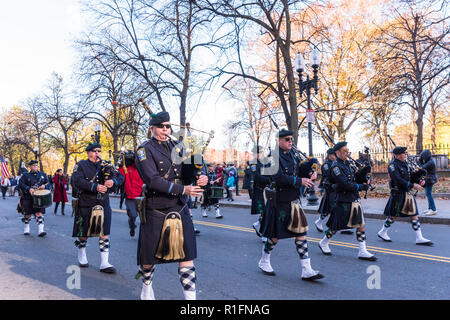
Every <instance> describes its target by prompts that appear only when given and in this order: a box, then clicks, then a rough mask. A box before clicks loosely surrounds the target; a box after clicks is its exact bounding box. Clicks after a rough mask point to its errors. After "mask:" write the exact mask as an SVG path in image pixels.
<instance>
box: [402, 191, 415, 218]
mask: <svg viewBox="0 0 450 320" xmlns="http://www.w3.org/2000/svg"><path fill="white" fill-rule="evenodd" d="M401 212H402V213H403V214H406V215H408V216H415V215H416V214H417V207H416V203H415V201H414V197H413V195H412V194H411V193H410V192H407V193H406V194H405V202H404V203H403V208H402V211H401Z"/></svg>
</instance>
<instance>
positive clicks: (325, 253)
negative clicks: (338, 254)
mask: <svg viewBox="0 0 450 320" xmlns="http://www.w3.org/2000/svg"><path fill="white" fill-rule="evenodd" d="M319 248H320V251H322V253H323V254H324V255H326V256H331V252H325V251H323V249H322V247H321V246H320V244H319Z"/></svg>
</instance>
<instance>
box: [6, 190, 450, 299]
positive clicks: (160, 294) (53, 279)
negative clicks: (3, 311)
mask: <svg viewBox="0 0 450 320" xmlns="http://www.w3.org/2000/svg"><path fill="white" fill-rule="evenodd" d="M16 203H17V198H7V199H6V200H3V201H1V200H0V225H1V232H0V288H1V290H0V299H63V300H67V299H97V300H100V299H120V300H126V299H131V300H135V299H139V293H140V288H141V281H140V280H139V281H136V280H135V279H134V275H135V274H136V271H137V266H136V247H137V238H131V237H130V236H129V234H128V225H127V216H126V214H125V213H124V210H119V208H118V199H112V207H113V210H114V211H113V221H112V236H111V249H110V262H111V263H113V264H114V265H115V267H116V268H117V269H118V273H117V274H115V275H106V274H102V273H100V272H99V271H98V267H99V264H100V256H99V252H98V244H97V240H96V239H94V238H92V239H89V242H88V249H87V252H88V259H89V263H90V267H89V268H87V269H82V270H81V283H80V289H77V288H73V289H69V288H68V286H67V281H68V278H69V279H70V277H71V276H72V273H71V272H70V268H71V266H73V265H76V264H77V259H76V252H77V251H76V248H75V246H74V245H73V241H74V239H73V238H72V237H71V233H72V223H73V218H72V217H71V216H70V211H71V208H70V206H68V208H67V209H66V211H67V212H66V216H60V215H57V216H55V215H54V214H53V208H49V209H47V214H46V216H45V218H46V230H47V232H48V234H47V236H46V237H45V238H39V237H37V226H36V224H35V221H34V220H33V221H32V224H31V233H32V234H31V236H28V237H25V236H24V235H23V234H22V231H23V224H22V223H21V222H20V217H19V216H18V215H17V213H16V212H15V211H14V209H15V206H16ZM222 210H223V211H222V213H223V215H224V218H223V219H221V220H217V219H215V218H214V214H213V212H211V214H210V217H209V218H202V217H201V213H200V211H199V210H194V212H193V214H194V221H195V224H196V227H197V228H198V229H199V230H200V231H201V234H200V235H199V236H198V237H197V247H198V255H199V257H198V259H196V268H197V278H198V279H197V289H198V294H197V296H198V299H201V300H211V299H214V300H216V299H217V300H234V299H250V300H253V299H254V300H284V299H285V300H295V299H314V300H315V299H449V298H450V232H449V226H447V225H431V224H430V225H429V224H426V225H423V233H424V236H425V237H428V238H430V239H432V240H433V241H434V243H435V246H434V247H420V246H416V245H415V244H414V239H415V238H414V232H413V231H412V228H411V226H410V224H408V223H405V222H396V223H395V224H394V225H393V226H392V228H391V232H390V235H391V238H392V239H393V242H392V243H383V242H382V241H381V240H379V239H378V238H377V237H376V232H377V231H378V229H379V228H380V223H381V221H380V220H372V219H367V221H366V222H367V237H368V240H367V243H368V246H369V250H371V251H373V252H375V254H376V255H377V256H378V258H379V259H378V261H377V262H375V263H373V262H367V261H361V260H358V259H357V258H356V255H357V243H356V239H355V236H354V235H337V236H336V237H334V238H333V240H334V242H332V244H331V246H330V247H331V250H332V251H333V255H332V256H323V255H322V253H321V252H320V250H319V248H318V247H317V242H318V240H319V239H320V238H321V237H322V234H320V233H319V232H317V231H316V230H315V228H311V229H310V231H309V233H308V239H309V252H310V257H311V261H312V266H313V268H315V269H318V270H320V271H321V272H322V273H323V274H324V275H325V277H326V278H324V279H323V280H322V281H321V282H320V283H308V282H305V281H302V280H301V279H300V262H299V258H298V255H297V253H296V251H295V247H294V241H293V239H285V240H282V241H280V242H279V244H278V245H277V246H276V247H275V249H274V251H273V254H272V266H273V268H274V269H275V271H276V272H277V275H276V276H275V277H269V276H264V275H263V274H262V273H261V272H260V271H259V269H258V268H257V262H258V260H259V257H260V253H261V247H262V243H261V242H260V240H259V238H257V237H256V235H255V234H254V232H253V230H252V229H251V223H252V222H253V221H254V220H255V217H254V216H251V215H250V214H249V211H248V210H247V209H240V208H223V209H222ZM315 217H316V216H315V215H310V214H308V215H307V218H308V221H309V223H310V225H311V226H312V225H313V219H314V218H315ZM68 268H69V273H67V271H68ZM368 268H369V270H368ZM368 271H369V273H368ZM378 274H379V275H380V277H379V278H376V279H375V277H376V276H377V275H378ZM369 278H370V279H369ZM368 279H369V284H372V286H373V285H376V284H380V289H376V288H375V289H369V288H368V285H367V283H368ZM373 279H375V280H378V279H379V280H380V281H379V282H377V281H375V280H373ZM372 280H373V281H372ZM71 283H73V282H71ZM69 285H70V283H69ZM154 289H155V295H156V298H157V299H164V300H170V299H182V298H183V295H182V291H181V285H180V283H179V279H178V274H177V265H176V264H167V265H159V266H157V270H156V272H155V279H154Z"/></svg>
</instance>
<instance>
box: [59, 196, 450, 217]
mask: <svg viewBox="0 0 450 320" xmlns="http://www.w3.org/2000/svg"><path fill="white" fill-rule="evenodd" d="M71 194H72V191H67V195H71ZM316 195H317V196H318V197H319V200H318V203H317V205H315V206H308V205H307V203H308V201H307V200H306V198H302V199H301V200H302V205H303V210H304V211H305V213H308V214H317V210H318V209H319V203H320V198H321V197H320V195H319V194H316ZM110 197H114V198H119V197H120V196H119V195H118V194H111V195H110ZM233 198H234V201H233V202H229V201H227V200H226V199H222V200H220V205H221V206H222V207H235V208H244V209H248V210H249V211H250V208H251V206H252V202H251V199H250V197H249V195H248V193H241V194H240V195H239V196H236V195H235V194H233ZM387 201H388V196H386V197H385V198H367V199H361V204H362V207H363V210H364V217H366V218H372V219H382V220H385V219H386V217H385V216H384V214H383V212H384V207H385V206H386V203H387ZM416 201H417V206H418V207H419V212H420V213H419V217H420V222H421V223H433V224H447V225H450V199H444V200H442V199H434V202H435V204H436V208H437V212H438V213H437V214H436V215H434V216H425V215H423V214H422V212H423V211H424V210H426V209H428V202H427V199H424V198H419V197H417V198H416ZM398 221H410V218H398Z"/></svg>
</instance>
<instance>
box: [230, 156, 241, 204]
mask: <svg viewBox="0 0 450 320" xmlns="http://www.w3.org/2000/svg"><path fill="white" fill-rule="evenodd" d="M230 172H233V181H234V185H233V187H235V188H233V190H234V189H236V196H238V195H239V188H238V187H237V184H238V182H239V177H238V169H237V168H236V167H235V166H234V162H230V163H229V165H228V174H229V175H230Z"/></svg>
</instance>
